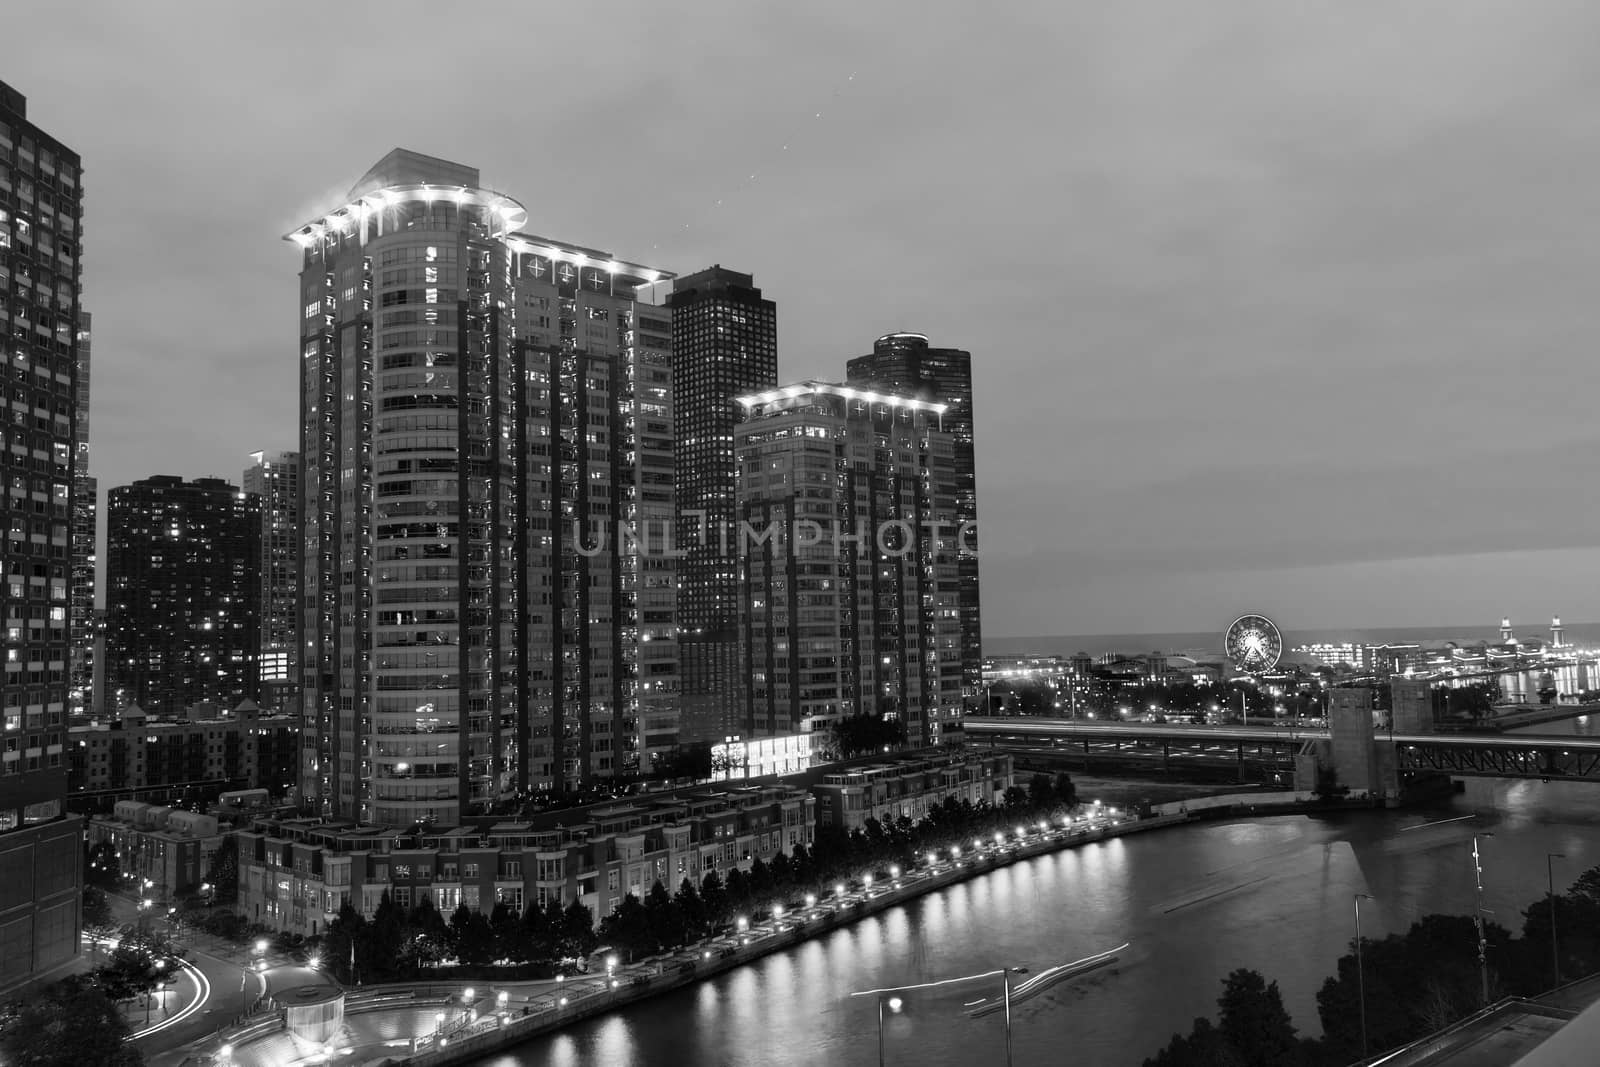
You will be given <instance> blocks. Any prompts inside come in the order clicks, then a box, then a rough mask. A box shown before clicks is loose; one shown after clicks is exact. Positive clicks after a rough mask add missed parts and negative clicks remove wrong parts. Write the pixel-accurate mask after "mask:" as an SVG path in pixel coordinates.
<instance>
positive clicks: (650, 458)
mask: <svg viewBox="0 0 1600 1067" xmlns="http://www.w3.org/2000/svg"><path fill="white" fill-rule="evenodd" d="M526 217H527V212H526V211H525V210H524V209H523V207H522V205H521V204H519V203H517V202H516V201H515V200H512V199H511V198H509V197H507V196H504V195H503V194H501V193H497V192H494V191H492V190H489V189H485V188H482V187H481V186H480V185H479V181H478V172H477V171H476V170H475V169H473V168H472V167H467V166H463V165H461V164H459V163H451V162H448V161H446V160H442V159H435V158H433V157H431V156H424V155H419V154H417V153H415V152H408V151H405V150H402V149H396V150H395V151H393V152H391V153H390V154H389V155H388V156H386V157H384V159H382V160H380V161H379V162H378V164H377V165H376V166H374V167H373V168H372V169H371V170H370V171H368V172H367V174H366V175H365V176H364V177H363V178H362V179H361V180H360V181H359V182H357V183H356V185H355V187H354V188H353V189H352V190H351V191H350V194H349V197H348V199H347V200H346V202H345V203H343V204H341V205H339V206H337V207H335V208H334V209H333V210H331V211H329V212H328V213H327V214H326V215H324V216H322V217H320V218H318V219H316V220H315V221H313V222H310V223H308V224H306V225H305V226H302V227H301V228H300V229H298V230H297V231H295V232H294V233H291V234H289V235H288V236H289V238H290V239H291V240H293V241H294V242H295V243H296V244H298V245H299V246H300V249H301V253H302V266H301V273H300V290H299V300H298V303H297V305H296V312H297V315H298V317H299V320H300V353H299V360H298V362H299V364H300V397H301V400H300V412H301V449H300V451H301V455H302V457H303V462H302V467H301V485H300V494H301V512H300V513H301V524H302V531H303V535H302V552H303V555H302V563H301V569H300V592H301V596H300V604H301V612H302V615H301V619H300V650H301V659H300V670H301V679H302V684H301V697H300V700H301V721H302V739H303V742H302V762H301V768H300V773H301V785H302V790H303V794H304V798H305V800H306V801H307V802H308V803H309V804H310V805H312V806H313V807H314V808H315V809H316V810H317V811H318V812H319V813H322V814H327V815H331V816H338V817H341V818H347V819H356V820H359V821H362V822H373V823H382V824H389V825H401V826H409V825H412V824H414V823H430V822H431V823H437V824H440V825H452V824H454V823H456V822H457V821H458V820H460V819H461V818H462V817H463V816H465V815H469V814H472V813H474V812H478V813H482V812H485V811H486V810H487V809H488V808H490V807H491V806H492V805H493V804H495V803H497V802H499V801H503V800H510V799H514V798H515V797H517V796H519V795H522V794H526V793H528V792H531V791H535V790H548V789H558V790H565V789H571V788H576V787H578V786H580V785H589V784H591V783H593V782H595V781H596V780H597V779H609V778H618V777H623V776H626V775H630V774H633V773H635V772H637V771H638V770H640V769H642V768H644V767H646V766H647V765H648V764H649V763H650V762H651V761H652V760H653V758H654V756H655V754H656V753H658V752H661V751H664V750H666V749H669V748H670V747H671V746H672V744H674V743H675V741H676V735H677V723H676V699H677V635H676V632H675V627H674V622H673V612H674V588H673V568H672V564H673V560H672V559H671V558H670V557H668V556H667V554H666V552H665V546H664V545H659V546H655V545H653V544H652V545H651V546H648V547H659V548H660V550H659V551H656V552H654V553H651V552H649V551H647V550H646V547H642V546H641V545H639V544H638V543H637V542H636V541H634V540H632V539H631V538H623V537H619V536H618V533H619V531H618V529H617V525H618V524H619V523H623V524H627V525H628V526H629V528H630V529H636V530H639V531H641V532H644V531H645V529H646V527H647V526H649V527H653V528H654V530H655V533H654V534H653V535H652V534H647V535H646V536H647V540H652V541H653V542H664V541H665V536H664V535H665V533H666V530H667V528H668V527H669V525H670V523H671V521H672V518H673V498H672V480H673V466H672V365H671V360H672V342H671V337H672V326H671V321H670V319H671V312H670V311H669V310H668V309H666V308H657V307H652V306H649V305H647V304H644V303H641V302H640V301H639V296H640V292H641V290H644V291H645V292H648V289H649V287H650V286H651V285H653V284H654V283H656V282H659V281H662V280H670V278H671V275H664V274H662V273H661V272H659V271H654V270H650V269H648V268H646V267H641V266H638V265H636V264H631V263H623V262H619V261H617V260H616V259H614V258H613V257H612V256H611V255H610V253H607V252H602V251H599V250H597V249H593V248H584V247H581V246H577V245H573V244H571V243H568V242H565V241H555V240H552V239H550V238H547V237H538V236H534V235H532V234H529V233H525V232H522V225H523V223H524V220H525V219H526Z"/></svg>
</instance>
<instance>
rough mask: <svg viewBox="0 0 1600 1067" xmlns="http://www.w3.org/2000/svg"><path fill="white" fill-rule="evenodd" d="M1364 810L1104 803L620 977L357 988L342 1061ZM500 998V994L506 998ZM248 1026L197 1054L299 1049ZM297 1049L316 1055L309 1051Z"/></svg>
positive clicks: (581, 1009)
mask: <svg viewBox="0 0 1600 1067" xmlns="http://www.w3.org/2000/svg"><path fill="white" fill-rule="evenodd" d="M1366 807H1369V805H1366V804H1361V803H1346V804H1340V803H1333V804H1325V803H1318V802H1315V801H1313V800H1312V799H1311V798H1310V797H1309V796H1307V795H1306V794H1294V793H1267V792H1253V793H1237V794H1229V795H1223V796H1206V797H1192V798H1189V799H1187V800H1182V801H1173V802H1171V803H1169V804H1166V805H1162V806H1159V807H1156V808H1154V809H1152V811H1151V815H1150V816H1149V817H1146V818H1144V819H1135V818H1130V817H1127V816H1122V817H1120V818H1112V817H1110V815H1109V811H1110V810H1112V809H1109V808H1105V807H1101V808H1099V809H1098V810H1100V811H1104V812H1107V814H1106V815H1105V816H1102V817H1101V818H1099V819H1098V820H1095V821H1089V822H1084V821H1082V820H1081V819H1080V821H1079V822H1078V823H1077V824H1076V825H1073V826H1071V827H1061V826H1053V827H1049V828H1048V829H1046V830H1043V831H1041V830H1040V829H1039V826H1040V824H1039V823H1037V822H1035V823H1033V824H1032V825H1031V826H1027V827H1026V833H1025V835H1024V836H1023V837H1022V838H1021V839H1020V840H1019V839H1018V838H1017V837H1016V836H1015V835H1011V836H1008V838H1007V839H1006V841H1005V842H1004V843H1003V844H995V843H993V842H987V843H986V844H984V845H983V847H980V848H977V849H972V848H964V849H962V852H961V854H960V855H959V856H946V858H945V859H943V860H942V861H940V862H937V863H935V864H934V865H933V866H932V867H931V868H930V867H927V866H923V867H920V868H918V869H916V870H913V871H910V872H907V873H906V874H904V875H903V876H899V877H897V878H894V879H891V880H888V881H885V880H883V879H880V880H879V881H878V882H877V883H876V884H874V885H872V886H871V887H870V888H869V889H864V890H863V889H857V890H855V891H853V892H847V893H845V894H844V896H843V898H831V897H830V899H828V900H827V901H824V902H819V903H818V904H817V905H816V906H814V907H812V908H808V909H803V914H802V913H800V912H790V913H789V914H788V915H785V916H783V917H782V918H781V919H778V920H774V919H772V918H770V917H768V918H765V919H763V920H761V921H759V922H755V923H753V924H751V925H750V926H749V928H748V929H746V930H744V931H742V932H740V933H737V934H732V935H726V936H721V937H717V938H713V939H710V940H708V941H705V942H701V943H699V944H696V945H694V946H691V947H689V948H686V949H683V950H679V951H677V952H675V953H668V954H664V955H662V956H659V957H655V958H652V959H649V960H644V961H641V962H639V963H637V964H633V965H630V966H626V967H622V968H620V969H618V970H617V971H616V972H615V973H614V974H612V975H602V974H597V975H587V976H582V977H577V978H573V979H568V980H566V981H519V982H491V980H487V979H477V980H475V981H473V982H471V983H469V980H467V979H460V980H456V981H455V982H452V983H446V982H441V981H438V980H434V981H431V982H417V983H401V984H394V985H384V986H369V987H363V988H361V989H359V990H351V991H350V994H349V1000H348V1003H347V1009H346V1010H347V1014H348V1015H351V1016H357V1015H360V1016H363V1017H364V1018H362V1019H361V1020H359V1021H356V1020H352V1024H351V1025H349V1026H347V1030H346V1033H345V1035H344V1038H343V1040H336V1042H335V1043H336V1044H338V1045H341V1046H344V1047H342V1048H341V1049H340V1051H341V1053H342V1054H343V1055H346V1056H349V1057H350V1059H348V1060H346V1061H345V1062H348V1063H351V1064H352V1065H356V1064H372V1065H377V1064H416V1065H419V1067H432V1065H435V1064H439V1065H443V1064H454V1063H468V1062H476V1061H478V1060H480V1059H481V1058H483V1057H485V1056H487V1055H490V1054H493V1053H496V1052H503V1051H504V1050H506V1049H508V1048H510V1047H512V1046H515V1045H519V1044H522V1043H524V1042H527V1041H530V1040H534V1039H538V1038H540V1037H544V1036H546V1035H551V1034H554V1033H557V1032H559V1031H562V1030H565V1029H567V1028H569V1027H574V1026H577V1025H578V1024H580V1023H583V1022H585V1021H586V1020H590V1019H594V1018H596V1017H599V1016H604V1015H608V1014H610V1013H613V1012H616V1011H619V1010H621V1009H625V1008H629V1007H631V1006H632V1005H635V1004H636V1003H638V1002H640V1001H645V1000H649V999H653V998H655V997H659V996H662V995H664V994H669V993H672V992H674V991H677V990H681V989H683V988H684V987H686V986H690V985H695V984H698V983H702V982H706V981H708V980H711V979H715V978H718V977H719V976H722V975H726V974H728V973H729V972H733V971H738V970H740V969H741V968H743V967H745V965H747V964H752V963H756V962H757V961H760V960H762V959H763V958H765V957H768V956H771V955H774V954H777V953H782V952H785V951H786V950H788V949H791V948H794V947H796V946H798V945H802V944H804V943H805V942H808V941H811V940H813V939H819V938H822V937H824V936H826V935H828V934H831V933H833V932H835V931H839V930H841V929H845V928H848V927H852V926H854V925H855V924H857V923H858V922H860V921H861V920H864V919H867V918H869V917H872V916H876V915H879V914H880V913H883V912H888V911H891V910H892V909H895V908H898V907H900V906H901V905H904V904H907V903H909V902H911V901H914V900H916V899H918V898H920V897H923V896H925V895H928V894H934V893H938V892H940V891H942V890H946V889H949V888H951V887H953V886H958V885H960V884H961V883H964V882H968V881H970V880H973V879H975V878H976V877H977V876H979V875H984V874H988V873H990V872H993V871H997V870H1000V869H1002V868H1005V867H1009V866H1011V865H1013V864H1016V863H1018V862H1019V861H1025V860H1031V859H1035V858H1037V857H1040V856H1044V855H1048V854H1050V853H1055V852H1062V851H1068V850H1072V849H1075V848H1076V847H1077V846H1079V845H1085V844H1097V843H1101V842H1106V841H1110V840H1113V839H1117V838H1122V837H1126V836H1129V835H1137V834H1141V833H1147V832H1150V831H1154V830H1160V829H1167V828H1171V827H1175V826H1183V825H1189V824H1192V823H1211V822H1216V821H1225V820H1237V819H1241V818H1243V819H1250V818H1260V817H1263V816H1296V815H1306V814H1315V813H1318V812H1339V811H1352V812H1353V811H1359V810H1363V809H1365V808H1366ZM1091 810H1096V809H1091ZM1269 821H1270V820H1269ZM1059 958H1060V957H1058V959H1059ZM1041 962H1043V961H1041ZM469 984H470V985H476V986H477V988H476V989H475V990H474V991H473V1002H472V1005H471V1006H473V1007H475V1008H476V1009H477V1012H476V1018H475V1019H474V1018H469V1014H470V1013H469V1012H468V1011H467V1008H466V1006H465V1002H464V1001H463V999H462V994H463V993H464V992H465V991H466V989H467V988H468V987H469ZM502 993H503V994H504V999H500V996H499V995H500V994H502ZM440 1013H443V1014H445V1015H446V1016H447V1018H448V1019H449V1021H448V1022H446V1023H444V1024H442V1025H440V1024H436V1023H435V1021H434V1020H435V1017H436V1015H437V1014H440ZM249 1022H250V1024H251V1025H249V1026H248V1028H239V1029H236V1030H234V1031H233V1032H231V1033H225V1034H222V1035H218V1036H217V1037H215V1038H213V1039H212V1040H211V1041H208V1042H205V1043H204V1045H203V1046H202V1047H201V1048H193V1047H191V1049H190V1051H191V1052H193V1053H199V1059H200V1062H210V1060H211V1056H208V1055H207V1053H210V1054H212V1055H214V1054H215V1053H216V1051H217V1050H218V1048H219V1046H220V1044H221V1043H222V1042H223V1041H228V1042H230V1043H231V1044H232V1045H233V1046H234V1050H235V1051H234V1058H235V1062H237V1063H256V1062H259V1063H263V1064H264V1063H269V1062H282V1058H283V1056H285V1055H288V1054H289V1053H290V1051H291V1049H290V1047H289V1046H290V1045H293V1044H295V1043H294V1042H293V1041H291V1039H290V1038H289V1035H288V1034H287V1033H286V1032H285V1031H284V1029H283V1022H282V1019H281V1017H279V1016H277V1015H272V1016H267V1017H264V1018H263V1017H261V1016H257V1017H256V1018H254V1019H252V1020H250V1021H249ZM380 1035H381V1037H382V1040H380V1039H379V1037H380ZM397 1038H399V1039H400V1040H396V1039H397ZM440 1038H444V1040H440ZM268 1045H271V1046H272V1047H273V1049H274V1054H275V1056H276V1058H273V1057H268V1058H266V1059H261V1058H259V1057H256V1058H254V1059H253V1058H252V1056H251V1053H252V1051H253V1048H252V1046H254V1047H256V1048H261V1049H265V1048H266V1047H267V1046H268ZM301 1053H302V1055H304V1054H314V1053H313V1052H312V1050H309V1048H308V1049H305V1050H301ZM290 1058H293V1057H292V1056H291V1057H290Z"/></svg>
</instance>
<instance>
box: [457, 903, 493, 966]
mask: <svg viewBox="0 0 1600 1067" xmlns="http://www.w3.org/2000/svg"><path fill="white" fill-rule="evenodd" d="M450 942H451V945H452V946H453V947H454V948H455V953H456V959H458V960H460V961H461V962H462V963H465V964H467V965H468V966H472V967H477V966H482V965H483V964H485V963H488V962H489V961H490V960H492V959H493V958H494V930H493V929H492V928H491V927H490V926H489V920H488V919H485V918H484V917H483V912H481V911H477V910H476V909H473V908H469V907H467V906H466V905H465V904H462V905H460V906H459V907H457V908H456V910H455V911H454V912H453V913H452V914H451V915H450Z"/></svg>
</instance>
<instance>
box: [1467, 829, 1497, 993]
mask: <svg viewBox="0 0 1600 1067" xmlns="http://www.w3.org/2000/svg"><path fill="white" fill-rule="evenodd" d="M1493 836H1494V834H1491V833H1482V834H1473V835H1472V872H1473V876H1474V877H1475V878H1476V879H1477V885H1478V914H1477V916H1476V920H1477V926H1478V976H1479V978H1480V979H1481V980H1482V982H1483V1006H1484V1007H1486V1008H1487V1007H1488V1006H1489V956H1488V949H1489V940H1488V934H1487V932H1486V931H1485V929H1484V924H1483V917H1484V916H1485V915H1491V914H1493V912H1490V911H1489V909H1487V908H1485V907H1484V906H1483V861H1482V859H1481V858H1480V856H1479V854H1478V838H1480V837H1493Z"/></svg>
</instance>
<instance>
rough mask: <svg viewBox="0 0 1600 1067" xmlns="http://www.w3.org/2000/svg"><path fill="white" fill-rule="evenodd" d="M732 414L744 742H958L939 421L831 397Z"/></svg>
mask: <svg viewBox="0 0 1600 1067" xmlns="http://www.w3.org/2000/svg"><path fill="white" fill-rule="evenodd" d="M739 402H740V404H741V405H743V407H744V409H745V411H746V415H747V417H746V421H745V422H743V423H742V424H741V425H740V427H739V430H738V433H737V435H736V440H735V452H736V455H737V458H738V462H739V519H740V523H741V529H740V536H739V538H738V542H739V543H738V549H737V550H738V553H739V558H740V567H741V572H740V573H741V581H742V583H743V584H742V589H741V601H742V609H743V610H742V615H741V623H742V625H743V627H744V635H743V639H744V646H743V647H744V648H745V649H746V650H747V656H748V661H747V662H748V672H749V678H750V692H749V695H748V698H747V701H746V720H745V727H746V728H745V729H744V730H743V731H742V732H743V734H744V735H745V737H746V738H752V737H762V736H774V735H782V734H789V733H795V732H809V733H818V732H823V731H827V730H829V729H831V727H832V726H833V724H834V723H836V722H838V721H839V720H840V719H842V718H844V717H846V716H852V715H863V714H882V715H884V716H885V717H886V718H892V719H899V720H900V721H901V722H903V723H904V725H905V730H906V735H907V739H908V740H909V742H910V743H911V744H912V745H917V746H921V745H930V744H939V743H941V742H944V741H946V740H954V739H955V737H959V728H960V720H961V714H962V688H963V677H962V658H961V657H962V650H961V618H960V585H959V570H958V565H957V557H958V553H959V552H960V550H961V546H960V538H959V536H958V524H957V522H956V489H957V483H956V479H955V470H954V457H953V447H952V444H953V443H952V438H951V436H950V435H949V434H947V433H944V432H943V431H942V430H941V429H940V428H939V418H940V416H941V414H942V413H943V411H944V405H943V404H941V403H937V402H933V401H925V400H917V399H913V398H911V397H905V396H898V395H893V394H888V393H879V392H872V391H869V390H862V389H856V388H853V387H850V386H840V385H833V384H829V383H825V382H801V383H798V384H795V385H790V386H785V387H783V388H780V389H776V390H772V391H769V392H766V393H757V394H754V395H751V396H745V397H741V398H740V401H739ZM748 531H753V532H754V533H753V535H752V534H751V533H749V532H748ZM952 735H953V736H952Z"/></svg>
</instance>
